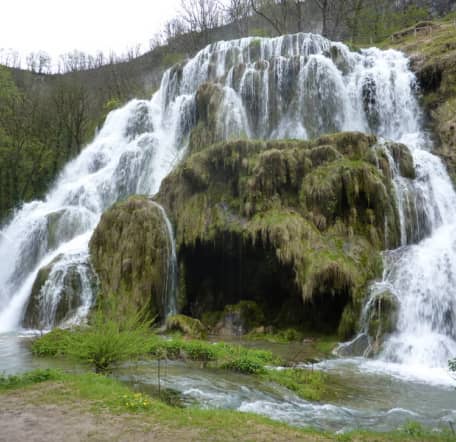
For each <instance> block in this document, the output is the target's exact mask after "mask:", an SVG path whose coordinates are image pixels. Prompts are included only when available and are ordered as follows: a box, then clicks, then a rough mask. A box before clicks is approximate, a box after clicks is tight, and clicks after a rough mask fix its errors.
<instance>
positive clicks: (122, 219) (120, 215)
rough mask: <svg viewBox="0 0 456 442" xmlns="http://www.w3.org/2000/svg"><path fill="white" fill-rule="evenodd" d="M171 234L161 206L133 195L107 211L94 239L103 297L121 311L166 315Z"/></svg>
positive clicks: (92, 249)
mask: <svg viewBox="0 0 456 442" xmlns="http://www.w3.org/2000/svg"><path fill="white" fill-rule="evenodd" d="M168 250H169V238H168V234H167V230H166V225H165V221H164V219H163V215H162V213H161V211H160V209H159V208H158V207H157V206H156V205H155V203H153V202H152V201H150V200H149V199H148V198H146V197H138V196H135V197H131V198H129V199H128V200H126V201H123V202H120V203H118V204H115V205H114V206H113V207H112V208H111V209H110V210H108V211H107V212H105V213H104V214H103V216H102V218H101V221H100V223H99V225H98V226H97V228H96V230H95V232H94V234H93V236H92V239H91V241H90V253H91V260H92V264H93V267H94V269H95V271H96V273H97V275H98V278H99V281H100V293H99V298H98V299H99V301H100V302H105V305H106V303H107V304H108V306H109V304H112V305H111V307H113V308H115V309H116V310H117V311H118V313H122V312H129V311H132V310H133V311H135V310H145V311H147V313H149V314H150V316H151V317H153V316H155V315H159V316H163V311H164V303H165V302H166V289H167V287H166V283H167V272H168Z"/></svg>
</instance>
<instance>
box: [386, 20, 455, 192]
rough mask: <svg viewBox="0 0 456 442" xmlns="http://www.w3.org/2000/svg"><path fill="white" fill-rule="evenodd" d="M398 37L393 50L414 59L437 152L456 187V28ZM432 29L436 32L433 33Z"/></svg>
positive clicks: (437, 25) (445, 24)
mask: <svg viewBox="0 0 456 442" xmlns="http://www.w3.org/2000/svg"><path fill="white" fill-rule="evenodd" d="M416 28H417V31H418V32H417V35H415V27H414V28H413V29H412V31H413V32H407V31H409V30H405V31H404V32H401V33H398V35H397V36H396V38H395V39H394V42H393V43H391V41H388V42H387V43H386V44H385V46H392V47H394V48H397V49H400V50H402V51H404V52H406V53H407V54H408V55H409V56H410V58H411V67H412V69H413V70H414V71H415V73H416V76H417V80H418V83H419V86H420V90H421V93H422V94H423V104H424V106H425V109H426V110H427V113H428V115H429V117H430V122H431V125H432V128H433V129H434V132H435V134H436V135H437V140H436V141H437V143H436V150H435V153H437V154H438V155H439V156H441V157H442V159H443V160H444V162H445V164H446V165H447V167H448V170H449V172H450V175H451V176H452V178H453V181H454V182H455V183H456V118H455V115H456V43H455V42H456V27H455V26H454V23H453V20H448V21H446V20H443V21H440V22H432V23H428V24H426V26H425V27H424V28H421V29H424V30H425V31H426V32H419V31H420V28H419V25H417V26H416ZM431 28H432V32H429V30H430V29H431Z"/></svg>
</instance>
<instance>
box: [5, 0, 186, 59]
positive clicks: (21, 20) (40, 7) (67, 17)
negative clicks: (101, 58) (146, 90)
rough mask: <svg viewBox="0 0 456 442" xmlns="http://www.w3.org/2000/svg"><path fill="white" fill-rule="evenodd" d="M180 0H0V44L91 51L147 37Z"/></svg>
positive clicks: (54, 51)
mask: <svg viewBox="0 0 456 442" xmlns="http://www.w3.org/2000/svg"><path fill="white" fill-rule="evenodd" d="M179 3H180V2H179V0H122V1H120V0H0V13H1V16H2V24H1V26H0V48H3V49H9V48H12V49H15V50H18V51H19V52H20V53H21V55H23V54H27V53H29V52H32V51H38V50H44V51H46V52H47V53H48V54H50V55H51V56H52V57H53V58H58V57H59V55H60V54H62V53H65V52H69V51H72V50H74V49H78V50H81V51H84V52H87V53H91V54H95V53H96V52H97V51H98V50H102V51H103V52H105V53H106V54H107V53H109V51H110V50H114V51H115V52H116V53H118V54H121V53H123V52H125V51H126V48H127V47H134V46H136V44H138V43H141V45H142V46H141V47H142V51H145V50H147V49H148V48H149V40H150V39H151V38H153V37H154V35H155V34H156V33H157V32H159V31H161V29H162V27H163V25H164V24H165V22H166V21H167V20H169V19H170V18H172V17H173V16H175V15H176V12H177V11H178V9H179Z"/></svg>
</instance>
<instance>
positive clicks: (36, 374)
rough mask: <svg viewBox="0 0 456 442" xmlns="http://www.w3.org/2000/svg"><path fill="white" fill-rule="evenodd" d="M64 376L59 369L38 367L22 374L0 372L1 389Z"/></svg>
mask: <svg viewBox="0 0 456 442" xmlns="http://www.w3.org/2000/svg"><path fill="white" fill-rule="evenodd" d="M61 378H62V373H61V372H60V371H58V370H51V369H49V368H48V369H45V370H42V369H38V370H34V371H30V372H27V373H24V374H20V375H10V376H7V375H2V374H0V391H1V390H10V389H14V388H20V387H25V386H27V385H33V384H39V383H41V382H46V381H56V380H60V379H61Z"/></svg>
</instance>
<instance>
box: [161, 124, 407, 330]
mask: <svg viewBox="0 0 456 442" xmlns="http://www.w3.org/2000/svg"><path fill="white" fill-rule="evenodd" d="M376 143H377V140H376V138H375V137H372V136H366V135H363V134H359V133H342V134H334V135H329V136H324V137H321V138H319V139H317V140H313V141H299V140H281V141H268V142H260V141H258V142H254V141H246V140H237V141H231V142H226V143H220V144H215V145H211V146H208V147H206V148H205V149H203V150H199V151H198V152H195V153H193V154H191V155H190V156H189V157H188V158H187V159H186V160H185V161H184V162H183V163H182V164H181V165H180V166H179V167H178V168H177V169H176V170H175V171H174V172H173V173H172V174H171V175H170V176H168V177H167V178H166V179H165V180H164V182H163V184H162V187H161V189H160V192H159V195H158V197H157V198H158V200H159V201H161V202H162V203H163V204H164V206H165V207H167V209H168V212H169V214H170V215H171V217H172V219H173V220H174V222H175V224H176V241H177V246H178V249H179V250H183V249H185V250H188V249H189V248H193V247H196V246H197V245H198V247H200V246H201V245H202V244H207V247H208V248H211V247H212V246H211V244H213V245H214V247H215V245H216V244H218V241H221V239H220V238H224V239H223V241H230V238H233V239H234V238H241V241H242V242H244V243H245V244H252V245H253V247H256V246H257V244H258V247H263V248H266V247H267V248H268V250H269V249H272V250H273V251H274V253H275V255H276V258H277V260H278V263H279V265H282V266H284V267H285V266H287V267H291V268H292V269H293V273H294V279H295V285H296V287H297V288H298V290H299V292H300V294H301V297H302V299H303V301H305V302H310V301H311V300H313V299H314V298H315V297H316V296H330V295H332V296H335V297H338V296H340V297H342V298H343V297H346V298H347V297H348V301H347V302H348V304H350V305H351V313H350V315H349V314H348V310H347V313H345V316H344V317H343V321H342V322H343V324H342V325H341V329H340V333H341V335H344V336H347V335H348V334H349V333H350V332H352V331H353V330H354V327H355V322H354V320H353V318H354V316H356V315H357V314H359V309H360V307H361V304H362V299H363V297H364V294H365V293H366V288H367V285H368V284H369V281H370V280H371V279H373V278H375V277H377V276H379V275H380V274H381V270H382V265H381V257H380V254H379V251H380V250H382V249H384V248H386V247H394V246H396V245H397V244H398V242H399V236H400V229H399V222H398V217H397V210H396V207H395V205H394V201H395V198H394V189H393V186H392V183H391V174H390V172H389V167H388V163H387V159H386V156H385V155H384V154H382V153H381V150H379V149H377V147H376ZM389 149H390V151H391V152H392V155H393V156H394V157H395V158H396V160H397V161H398V162H399V163H400V165H401V167H400V169H401V173H402V174H403V175H404V176H407V177H412V175H413V173H414V171H413V161H412V158H411V155H410V153H409V152H408V150H407V149H406V148H405V147H404V146H402V145H391V146H389ZM377 164H378V167H377ZM385 220H386V226H387V229H386V230H385ZM386 232H388V235H386ZM217 247H218V246H217ZM246 271H248V269H246ZM342 298H341V299H342ZM346 298H344V299H346ZM328 299H329V298H328ZM328 302H329V300H328ZM202 310H203V311H204V308H202ZM338 325H339V324H335V329H337V326H338Z"/></svg>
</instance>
